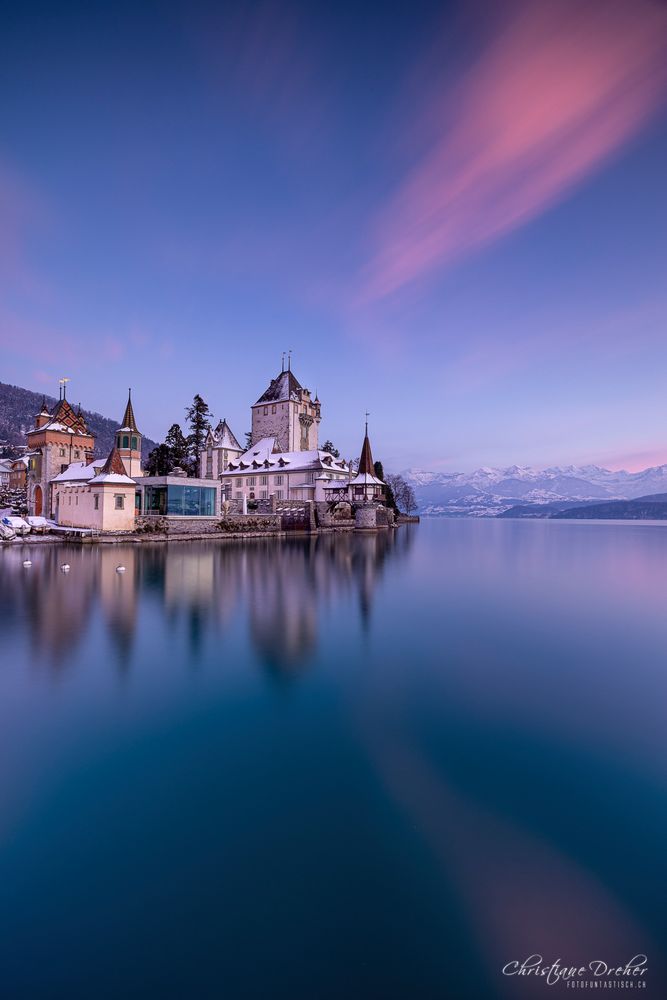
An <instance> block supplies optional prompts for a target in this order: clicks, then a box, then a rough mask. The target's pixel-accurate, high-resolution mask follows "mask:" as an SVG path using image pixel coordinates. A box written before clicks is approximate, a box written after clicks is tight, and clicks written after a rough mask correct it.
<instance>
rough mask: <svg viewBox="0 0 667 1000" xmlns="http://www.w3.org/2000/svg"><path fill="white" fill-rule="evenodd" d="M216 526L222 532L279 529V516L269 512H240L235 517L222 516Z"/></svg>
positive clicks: (275, 530) (277, 530) (275, 531)
mask: <svg viewBox="0 0 667 1000" xmlns="http://www.w3.org/2000/svg"><path fill="white" fill-rule="evenodd" d="M217 528H218V530H219V531H222V532H237V531H240V532H244V533H245V532H248V531H252V532H271V533H272V534H276V533H277V532H279V531H280V530H281V523H280V517H278V516H276V515H270V514H241V515H239V516H237V517H227V518H224V517H223V518H222V520H220V521H218V524H217Z"/></svg>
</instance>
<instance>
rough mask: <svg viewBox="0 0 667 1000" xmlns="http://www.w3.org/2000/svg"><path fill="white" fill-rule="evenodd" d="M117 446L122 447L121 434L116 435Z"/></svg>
mask: <svg viewBox="0 0 667 1000" xmlns="http://www.w3.org/2000/svg"><path fill="white" fill-rule="evenodd" d="M116 447H117V448H120V434H118V435H117V437H116Z"/></svg>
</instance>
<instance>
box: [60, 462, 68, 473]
mask: <svg viewBox="0 0 667 1000" xmlns="http://www.w3.org/2000/svg"><path fill="white" fill-rule="evenodd" d="M66 468H67V462H65V463H64V465H61V466H60V471H61V472H64V471H65V469H66Z"/></svg>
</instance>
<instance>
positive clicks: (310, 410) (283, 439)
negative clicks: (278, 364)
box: [251, 362, 322, 451]
mask: <svg viewBox="0 0 667 1000" xmlns="http://www.w3.org/2000/svg"><path fill="white" fill-rule="evenodd" d="M320 408H321V404H320V401H319V399H318V398H317V397H315V399H312V398H311V395H310V390H309V389H304V388H303V386H302V385H301V384H300V382H299V381H298V379H297V378H296V377H295V375H294V373H293V372H292V370H291V364H290V363H289V362H288V367H287V371H285V367H284V365H283V370H282V371H281V372H280V373H279V374H278V375H276V377H275V378H274V379H271V382H270V383H269V386H268V388H267V389H266V391H265V392H264V393H263V394H262V395H261V396H260V397H259V399H258V400H257V402H256V403H254V404H253V406H252V439H251V444H253V445H254V444H257V442H258V441H260V440H261V439H262V438H267V437H274V438H275V439H276V444H277V447H278V449H279V451H316V450H317V448H318V446H319V445H318V433H319V425H320V420H321V419H322V416H321V412H320Z"/></svg>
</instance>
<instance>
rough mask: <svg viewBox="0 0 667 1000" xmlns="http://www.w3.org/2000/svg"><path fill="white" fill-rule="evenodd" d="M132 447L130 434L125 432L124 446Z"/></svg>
mask: <svg viewBox="0 0 667 1000" xmlns="http://www.w3.org/2000/svg"><path fill="white" fill-rule="evenodd" d="M129 447H130V436H129V434H123V448H129Z"/></svg>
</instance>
